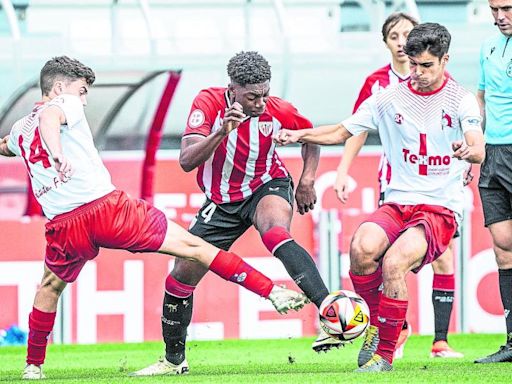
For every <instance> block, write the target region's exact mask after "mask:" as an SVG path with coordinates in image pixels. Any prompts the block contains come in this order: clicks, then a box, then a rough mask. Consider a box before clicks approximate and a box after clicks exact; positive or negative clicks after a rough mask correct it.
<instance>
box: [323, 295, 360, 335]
mask: <svg viewBox="0 0 512 384" xmlns="http://www.w3.org/2000/svg"><path fill="white" fill-rule="evenodd" d="M319 312H320V314H319V316H320V326H321V327H322V329H323V330H324V331H325V332H327V333H328V334H329V335H331V336H332V337H335V338H337V339H340V340H343V341H348V340H353V339H355V338H356V337H358V336H359V335H361V334H362V333H363V332H364V331H365V329H366V327H367V326H368V324H369V322H370V310H369V308H368V304H366V301H364V299H363V298H362V297H361V296H359V295H358V294H357V293H355V292H352V291H347V290H341V291H335V292H332V293H330V294H329V295H328V296H327V297H326V298H325V299H324V301H323V302H322V305H320V309H319Z"/></svg>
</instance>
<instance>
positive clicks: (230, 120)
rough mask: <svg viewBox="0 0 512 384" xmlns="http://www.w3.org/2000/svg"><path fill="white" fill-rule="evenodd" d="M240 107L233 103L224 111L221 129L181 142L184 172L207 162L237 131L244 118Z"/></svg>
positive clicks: (186, 138)
mask: <svg viewBox="0 0 512 384" xmlns="http://www.w3.org/2000/svg"><path fill="white" fill-rule="evenodd" d="M245 117H246V116H245V114H244V112H243V109H242V106H241V105H240V104H239V103H237V102H234V103H233V104H232V105H231V107H229V108H227V109H226V113H225V114H224V119H223V122H222V129H219V130H218V131H216V132H214V133H212V134H211V135H209V136H207V137H198V136H190V137H184V138H183V139H182V141H181V151H180V165H181V168H183V170H184V171H185V172H190V171H192V170H194V169H196V168H197V167H199V166H200V165H201V164H203V163H204V162H205V161H206V160H208V159H209V158H210V157H211V156H212V155H213V153H214V152H215V150H216V149H217V148H218V147H219V145H220V143H222V140H224V138H225V137H226V136H227V135H229V134H230V133H231V132H232V131H233V130H234V129H237V128H238V127H239V125H240V123H241V122H242V121H243V119H244V118H245Z"/></svg>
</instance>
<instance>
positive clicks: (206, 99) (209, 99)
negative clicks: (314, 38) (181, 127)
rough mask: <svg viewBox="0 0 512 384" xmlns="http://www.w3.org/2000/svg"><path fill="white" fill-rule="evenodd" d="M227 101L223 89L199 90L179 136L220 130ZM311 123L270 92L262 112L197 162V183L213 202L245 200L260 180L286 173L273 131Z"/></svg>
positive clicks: (280, 176)
mask: <svg viewBox="0 0 512 384" xmlns="http://www.w3.org/2000/svg"><path fill="white" fill-rule="evenodd" d="M230 105H231V103H230V100H229V97H228V93H227V88H208V89H205V90H202V91H201V92H200V93H199V94H198V95H197V96H196V98H195V99H194V102H193V103H192V108H191V110H190V114H189V118H188V122H187V127H186V129H185V133H184V134H183V137H190V136H192V135H201V136H208V135H210V134H211V133H213V132H216V131H218V130H219V129H221V127H222V119H223V118H224V112H225V110H226V108H229V106H230ZM311 127H313V124H312V123H311V122H310V121H309V120H308V119H306V118H305V117H304V116H302V115H300V114H299V112H298V111H297V109H296V108H295V107H294V106H293V105H291V104H290V103H288V102H287V101H285V100H282V99H280V98H278V97H274V96H270V97H269V98H268V99H267V104H266V107H265V112H264V113H263V114H262V115H261V116H258V117H252V118H251V117H247V118H246V119H245V120H244V121H243V122H242V123H241V124H240V126H239V127H238V128H237V129H235V130H234V131H232V132H231V133H230V134H229V135H228V136H227V137H226V138H225V139H224V140H223V141H222V143H221V144H220V145H219V146H218V148H217V149H216V150H215V152H214V153H213V155H212V156H211V157H210V158H209V159H208V160H207V161H206V162H205V163H204V164H202V165H200V166H199V169H198V172H197V183H198V184H199V187H200V188H201V190H203V191H204V193H205V194H206V196H207V197H208V198H209V199H211V200H212V201H213V202H215V203H216V204H222V203H232V202H237V201H241V200H244V199H246V198H247V197H249V196H251V195H252V193H254V191H256V190H257V189H258V188H259V187H261V186H262V185H263V184H264V183H266V182H268V181H270V180H272V179H276V178H282V177H286V176H288V171H287V170H286V168H285V166H284V164H283V163H282V162H281V160H280V159H279V156H278V155H277V153H276V151H275V144H274V142H273V141H272V136H273V135H274V134H276V133H277V132H278V131H279V130H280V129H281V128H287V129H294V130H295V129H304V128H311Z"/></svg>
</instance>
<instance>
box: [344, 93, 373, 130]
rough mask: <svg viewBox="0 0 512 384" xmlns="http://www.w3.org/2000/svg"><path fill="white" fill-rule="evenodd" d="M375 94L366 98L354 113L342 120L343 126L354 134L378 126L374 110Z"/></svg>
mask: <svg viewBox="0 0 512 384" xmlns="http://www.w3.org/2000/svg"><path fill="white" fill-rule="evenodd" d="M376 99H377V95H375V94H374V95H372V96H370V97H369V98H367V99H366V100H365V101H364V102H363V103H362V104H361V105H360V106H359V108H358V109H357V111H356V113H354V114H353V115H352V116H350V117H349V118H348V119H346V120H344V121H343V122H342V124H343V126H344V127H345V128H347V130H348V131H349V132H350V133H351V134H352V135H354V136H358V135H360V134H361V133H363V132H366V131H369V130H371V129H374V130H376V129H377V128H378V125H377V119H376V118H375V117H376V116H377V114H376V111H377V109H376V108H375V107H376Z"/></svg>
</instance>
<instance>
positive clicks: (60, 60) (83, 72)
mask: <svg viewBox="0 0 512 384" xmlns="http://www.w3.org/2000/svg"><path fill="white" fill-rule="evenodd" d="M78 79H85V81H86V83H87V84H88V85H92V84H93V83H94V80H96V76H95V75H94V72H93V70H92V69H91V68H89V67H88V66H86V65H84V64H82V63H81V62H80V61H78V60H75V59H71V58H69V57H67V56H58V57H54V58H52V59H51V60H48V61H47V62H46V64H45V65H44V67H43V68H42V69H41V75H40V77H39V84H40V87H41V92H42V94H43V96H48V94H49V93H50V91H51V90H52V87H53V84H54V83H55V81H57V80H66V81H75V80H78Z"/></svg>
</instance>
